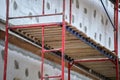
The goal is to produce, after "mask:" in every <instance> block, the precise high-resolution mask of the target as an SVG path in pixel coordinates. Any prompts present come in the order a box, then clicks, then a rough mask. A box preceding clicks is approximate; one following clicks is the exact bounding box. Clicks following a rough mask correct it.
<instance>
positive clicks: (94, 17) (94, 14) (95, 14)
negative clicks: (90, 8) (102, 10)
mask: <svg viewBox="0 0 120 80" xmlns="http://www.w3.org/2000/svg"><path fill="white" fill-rule="evenodd" d="M93 16H94V18H95V17H96V10H94V14H93Z"/></svg>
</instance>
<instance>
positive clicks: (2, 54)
mask: <svg viewBox="0 0 120 80" xmlns="http://www.w3.org/2000/svg"><path fill="white" fill-rule="evenodd" d="M1 56H2V60H4V50H2V51H1Z"/></svg>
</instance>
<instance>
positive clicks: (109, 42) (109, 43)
mask: <svg viewBox="0 0 120 80" xmlns="http://www.w3.org/2000/svg"><path fill="white" fill-rule="evenodd" d="M108 45H109V47H111V38H110V37H109V41H108Z"/></svg>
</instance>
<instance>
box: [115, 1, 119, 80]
mask: <svg viewBox="0 0 120 80" xmlns="http://www.w3.org/2000/svg"><path fill="white" fill-rule="evenodd" d="M118 4H119V0H116V3H115V5H114V6H115V9H114V24H115V31H114V49H115V53H116V56H117V59H116V80H119V60H118Z"/></svg>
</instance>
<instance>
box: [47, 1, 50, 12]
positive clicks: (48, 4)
mask: <svg viewBox="0 0 120 80" xmlns="http://www.w3.org/2000/svg"><path fill="white" fill-rule="evenodd" d="M47 9H48V10H50V3H49V2H47Z"/></svg>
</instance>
